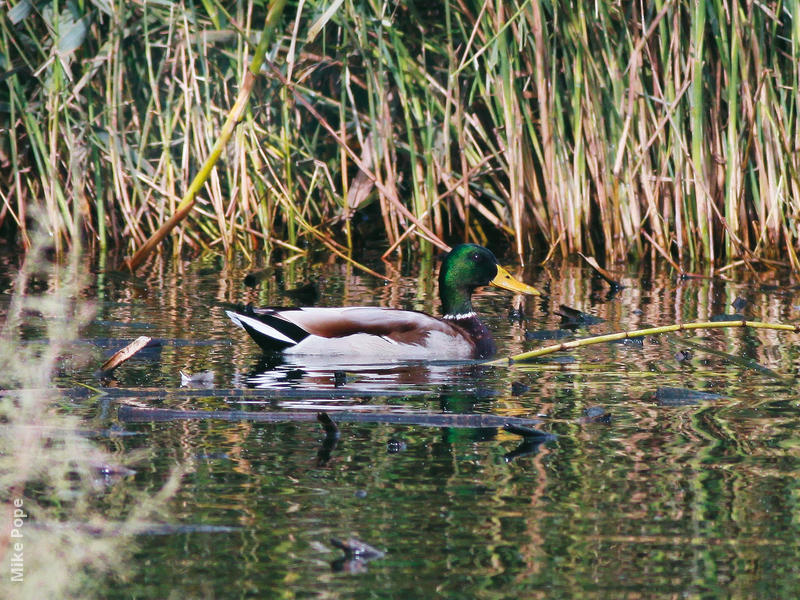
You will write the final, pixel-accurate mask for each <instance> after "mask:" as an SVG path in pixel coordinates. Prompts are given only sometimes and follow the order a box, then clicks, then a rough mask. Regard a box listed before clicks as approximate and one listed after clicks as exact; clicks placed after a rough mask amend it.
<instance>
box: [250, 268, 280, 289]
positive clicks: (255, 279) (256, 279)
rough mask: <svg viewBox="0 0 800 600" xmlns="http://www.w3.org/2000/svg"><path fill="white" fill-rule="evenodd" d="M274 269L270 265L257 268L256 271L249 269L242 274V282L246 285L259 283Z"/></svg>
mask: <svg viewBox="0 0 800 600" xmlns="http://www.w3.org/2000/svg"><path fill="white" fill-rule="evenodd" d="M274 272H275V269H273V268H272V267H267V268H266V269H259V270H258V271H251V272H250V273H248V274H247V275H245V276H244V284H245V285H246V286H247V287H256V286H257V285H258V284H259V283H261V282H262V281H264V280H265V279H268V278H269V277H270V276H271V275H272V274H273V273H274Z"/></svg>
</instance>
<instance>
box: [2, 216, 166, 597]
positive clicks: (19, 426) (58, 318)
mask: <svg viewBox="0 0 800 600" xmlns="http://www.w3.org/2000/svg"><path fill="white" fill-rule="evenodd" d="M32 216H33V215H32ZM29 235H30V240H31V244H32V246H31V250H30V252H28V253H27V255H26V256H25V260H24V263H23V264H22V266H21V268H20V270H19V272H18V274H17V276H16V279H15V281H14V283H13V290H14V291H13V294H12V296H11V299H10V303H9V304H8V305H7V306H3V310H2V317H3V318H2V321H3V325H2V327H1V328H0V513H2V523H3V525H2V527H0V565H2V569H3V576H2V577H1V578H0V582H2V583H0V597H3V598H72V597H75V598H82V597H89V596H95V595H97V596H103V595H104V593H103V590H101V589H99V588H98V586H100V585H102V582H104V581H106V579H105V577H106V576H111V577H119V576H124V573H125V571H126V568H127V566H126V560H127V559H128V557H129V556H130V554H131V552H132V549H133V543H132V541H133V538H132V537H131V536H132V535H133V534H136V533H139V532H141V531H142V528H144V527H147V523H148V522H152V520H154V519H157V518H158V517H157V515H158V514H159V513H160V512H161V511H162V510H163V507H164V505H165V502H164V500H165V499H166V498H167V497H168V496H169V495H170V494H171V493H172V492H173V491H174V489H175V488H176V486H177V482H178V477H177V476H173V477H172V478H170V479H169V480H168V481H167V482H166V485H164V487H163V489H162V490H161V492H159V493H157V494H154V495H153V496H145V494H144V493H143V492H142V493H140V492H135V491H131V490H130V488H132V487H133V486H128V485H123V486H122V487H118V486H116V485H115V481H116V480H118V479H119V478H121V477H126V476H128V474H129V473H128V471H127V467H126V465H130V466H133V467H135V466H136V464H135V463H136V457H133V456H129V455H120V454H111V453H109V452H107V451H106V450H104V449H103V448H102V447H101V446H100V445H99V443H98V442H96V441H94V438H96V437H97V436H102V433H98V432H94V431H92V430H91V429H89V428H88V426H87V424H86V423H85V422H83V421H82V420H81V419H80V418H79V417H77V416H73V415H72V414H70V413H73V412H75V410H76V408H77V407H76V406H74V405H73V404H72V402H71V401H67V400H65V399H64V398H63V397H62V396H61V395H60V394H59V393H58V391H57V390H56V389H55V386H54V384H53V382H52V379H53V377H54V376H55V375H56V374H57V373H58V372H59V371H60V370H62V369H65V368H66V369H68V366H67V367H65V365H73V366H74V365H75V364H77V361H80V360H81V357H80V356H79V355H75V354H74V350H75V346H71V345H70V344H71V342H73V341H74V340H75V339H76V338H77V337H78V329H79V328H80V327H81V326H83V325H85V324H86V322H87V320H88V319H89V318H90V316H91V310H90V308H89V307H88V306H87V304H86V302H85V301H82V300H80V298H79V292H80V290H81V286H82V285H83V284H85V283H86V282H84V281H82V280H81V275H80V273H81V272H82V269H81V268H79V265H80V263H79V262H78V255H79V248H75V249H74V250H73V251H71V252H70V253H69V255H68V256H67V257H66V259H67V260H65V261H64V262H58V263H55V262H51V260H49V259H48V257H47V255H46V254H47V253H46V252H45V251H44V249H45V248H46V247H48V246H49V236H43V235H41V234H39V233H37V232H36V230H35V229H33V228H32V229H31V230H29ZM67 355H69V357H70V358H69V360H68V361H66V362H65V358H64V357H65V356H67ZM87 402H88V401H87ZM131 463H133V464H132V465H131Z"/></svg>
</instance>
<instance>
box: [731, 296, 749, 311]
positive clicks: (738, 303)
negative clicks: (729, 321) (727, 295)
mask: <svg viewBox="0 0 800 600" xmlns="http://www.w3.org/2000/svg"><path fill="white" fill-rule="evenodd" d="M731 306H732V307H733V310H735V311H740V310H742V309H743V308H744V307H745V306H747V300H745V299H744V298H742V297H741V296H736V299H735V300H734V301H733V302H731Z"/></svg>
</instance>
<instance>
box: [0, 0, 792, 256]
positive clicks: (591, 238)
mask: <svg viewBox="0 0 800 600" xmlns="http://www.w3.org/2000/svg"><path fill="white" fill-rule="evenodd" d="M267 8H268V7H267V6H265V3H264V2H258V3H256V2H255V1H254V0H247V1H245V0H242V1H239V2H223V1H220V0H205V1H204V2H202V3H196V4H187V3H181V2H175V3H172V2H169V3H168V2H156V1H147V0H143V1H141V2H119V1H113V0H112V1H103V2H101V1H99V0H97V1H88V0H82V1H79V0H75V1H71V2H60V1H54V2H50V3H44V4H42V3H32V2H29V1H28V0H18V1H16V2H12V3H10V10H8V11H5V12H4V13H3V14H2V15H0V61H2V64H1V65H0V66H1V67H2V71H3V75H2V84H3V85H2V86H0V126H2V129H3V130H4V132H8V134H9V135H4V136H2V137H1V138H0V163H1V164H2V165H3V166H2V170H1V171H0V194H1V195H2V196H1V198H2V211H1V212H0V220H1V221H0V231H2V232H3V234H4V235H5V236H6V237H7V238H13V239H15V240H18V241H19V242H20V243H21V244H22V245H23V246H29V244H30V242H29V232H28V224H27V215H28V214H29V213H30V211H31V210H32V208H33V207H37V208H38V207H41V208H42V209H43V210H44V211H45V212H46V214H47V217H48V227H49V230H50V233H51V235H52V240H53V243H54V245H55V246H56V249H58V250H63V249H66V248H68V247H70V246H71V245H72V244H73V243H74V241H75V240H76V239H77V238H78V237H83V238H85V239H87V240H89V242H90V243H91V244H92V245H95V246H97V247H98V248H100V249H106V248H121V249H122V250H124V251H126V252H131V251H134V250H136V249H137V248H139V247H140V246H141V245H142V244H143V243H144V242H145V240H146V239H147V238H148V237H150V236H151V235H152V234H153V232H155V231H156V230H157V229H158V228H159V226H160V225H161V224H162V223H164V222H165V221H166V220H167V218H168V217H169V215H171V214H172V213H173V211H174V210H175V208H176V206H177V205H178V203H179V201H180V199H181V197H182V195H183V193H184V192H185V190H186V189H187V187H188V186H189V182H190V181H191V179H192V178H193V176H194V174H195V173H196V172H197V171H198V168H199V166H200V165H201V164H202V162H203V161H204V160H205V158H206V157H207V156H208V155H209V152H210V149H211V148H212V146H213V145H214V143H215V141H216V140H217V139H218V137H219V133H220V130H221V128H222V125H223V123H224V121H225V119H226V116H227V114H228V113H229V111H230V110H231V107H232V106H233V105H234V102H235V99H236V96H237V91H238V88H239V85H240V83H241V82H242V81H243V79H244V75H245V72H246V70H247V68H248V65H249V60H250V57H251V56H252V54H253V50H254V48H255V45H256V44H257V42H258V39H259V34H260V32H261V31H262V29H263V25H264V20H265V15H266V12H267ZM796 10H797V5H796V3H790V2H764V3H755V2H750V1H745V2H735V3H731V2H726V1H723V0H710V1H709V0H699V1H696V2H687V1H680V0H675V1H669V0H660V1H657V2H654V3H605V2H599V3H597V2H595V3H567V2H533V1H531V0H511V1H508V2H499V1H494V2H490V1H489V0H484V1H479V2H475V1H472V0H449V1H447V2H444V3H434V4H424V3H422V4H421V3H409V2H401V3H389V2H381V1H380V0H369V1H367V2H353V1H352V0H329V1H327V2H318V1H315V0H299V1H298V2H289V3H287V4H286V7H285V9H284V11H283V15H282V20H281V21H280V22H279V24H278V25H277V27H276V29H275V32H274V36H273V39H272V41H271V42H270V45H269V51H268V54H267V61H265V63H264V65H262V67H261V71H260V73H261V77H259V78H258V80H257V81H256V83H255V87H254V90H253V93H252V95H251V97H250V104H249V107H248V109H247V110H246V111H245V113H244V115H243V116H242V118H241V120H240V121H239V125H238V127H237V128H236V130H235V132H234V134H233V136H232V138H231V140H230V141H229V143H228V144H227V145H226V147H225V150H224V152H223V154H222V156H221V158H220V160H219V162H218V163H217V164H216V166H215V168H214V169H213V170H211V172H210V175H209V177H208V178H207V180H206V181H205V185H204V186H203V187H202V189H201V190H200V192H199V194H198V196H197V203H196V205H195V207H194V209H193V210H192V212H191V213H190V214H189V216H188V218H187V219H186V220H185V221H183V222H182V223H181V225H180V227H179V228H178V229H177V230H176V233H174V234H173V236H172V238H171V239H172V244H171V247H172V249H173V251H174V252H180V251H181V250H182V249H191V250H202V249H214V250H218V251H220V252H224V253H225V254H226V255H228V256H231V255H234V254H242V255H244V256H246V257H248V258H250V259H254V258H255V257H256V256H258V255H261V254H263V253H264V252H266V253H267V255H268V256H267V258H269V256H270V254H269V253H270V252H272V251H274V250H275V249H280V251H281V253H282V254H296V253H302V252H305V251H307V248H308V247H314V246H315V245H318V244H324V245H325V246H327V247H328V248H329V249H330V250H332V251H334V252H336V253H340V254H348V253H350V252H351V251H352V250H353V248H354V247H358V246H359V245H361V244H363V243H369V244H373V245H374V241H375V240H376V239H377V240H378V242H379V245H380V247H381V248H382V249H383V250H385V251H387V252H393V251H402V250H404V249H409V248H416V247H420V248H422V249H423V250H425V249H431V248H433V247H435V246H440V247H443V246H445V245H446V244H449V243H454V242H458V241H462V240H472V241H477V242H479V243H491V244H493V245H498V244H503V243H508V245H510V246H511V247H512V248H514V250H515V251H516V253H517V254H519V256H520V257H528V256H529V254H530V251H531V249H534V248H535V249H537V250H538V251H539V252H540V253H541V255H542V256H544V255H548V256H549V255H552V254H553V253H556V252H557V253H560V254H569V253H572V252H578V251H580V252H583V253H585V254H591V255H594V256H597V257H598V258H600V259H603V258H605V259H606V260H622V259H626V258H633V259H641V258H646V257H647V256H661V257H664V258H665V259H666V260H668V261H670V262H671V263H672V264H673V265H674V266H675V267H676V268H677V269H699V268H708V269H714V268H719V267H721V266H722V265H732V264H733V265H735V264H742V265H747V266H752V265H754V264H756V263H759V262H762V263H767V264H785V265H790V266H791V267H792V268H793V269H794V270H796V271H797V270H800V260H798V257H797V248H798V237H799V236H800V231H798V213H800V175H798V172H799V167H800V165H798V161H800V152H798V150H800V131H799V129H798V109H799V108H800V88H799V87H798V79H800V19H797V18H795V17H796V15H795V14H793V11H796ZM76 216H77V217H79V219H78V220H77V222H78V223H80V225H79V226H77V227H74V226H72V225H71V224H72V223H73V222H75V217H76ZM703 265H705V267H703Z"/></svg>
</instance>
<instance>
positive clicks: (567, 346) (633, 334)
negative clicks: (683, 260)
mask: <svg viewBox="0 0 800 600" xmlns="http://www.w3.org/2000/svg"><path fill="white" fill-rule="evenodd" d="M726 327H751V328H753V329H774V330H777V331H793V332H795V333H798V332H800V325H786V324H783V323H764V322H761V321H719V322H717V321H701V322H698V323H676V324H674V325H664V326H661V327H649V328H647V329H636V330H634V331H621V332H618V333H607V334H604V335H597V336H593V337H589V338H583V339H580V340H573V341H571V342H564V343H562V344H555V345H552V346H545V347H544V348H539V349H538V350H531V351H529V352H523V353H521V354H515V355H514V356H510V357H508V358H500V359H497V360H493V361H491V362H490V363H488V364H490V365H503V364H511V363H514V362H522V361H525V360H531V359H533V358H538V357H540V356H545V355H547V354H553V353H555V352H562V351H565V350H573V349H575V348H582V347H584V346H591V345H594V344H603V343H605V342H616V341H619V340H625V339H631V338H638V337H643V336H646V335H659V334H661V333H671V332H673V331H690V330H694V329H722V328H726Z"/></svg>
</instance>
